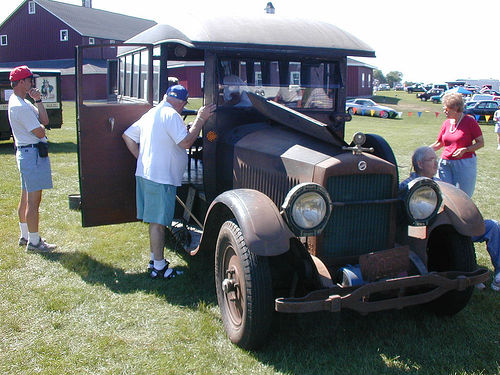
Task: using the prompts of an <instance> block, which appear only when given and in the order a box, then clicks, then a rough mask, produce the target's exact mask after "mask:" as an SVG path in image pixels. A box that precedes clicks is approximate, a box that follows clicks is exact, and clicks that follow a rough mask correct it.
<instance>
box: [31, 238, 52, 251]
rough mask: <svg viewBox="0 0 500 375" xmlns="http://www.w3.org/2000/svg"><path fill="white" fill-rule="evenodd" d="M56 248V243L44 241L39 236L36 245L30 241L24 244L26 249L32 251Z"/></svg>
mask: <svg viewBox="0 0 500 375" xmlns="http://www.w3.org/2000/svg"><path fill="white" fill-rule="evenodd" d="M56 248H57V245H53V244H50V243H47V242H45V240H44V239H43V238H40V241H39V242H38V244H37V245H33V244H32V243H31V242H28V245H27V246H26V251H28V252H29V251H33V252H36V253H49V252H51V251H52V250H55V249H56Z"/></svg>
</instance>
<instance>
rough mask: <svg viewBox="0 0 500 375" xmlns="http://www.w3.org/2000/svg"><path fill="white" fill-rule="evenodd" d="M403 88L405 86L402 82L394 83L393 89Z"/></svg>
mask: <svg viewBox="0 0 500 375" xmlns="http://www.w3.org/2000/svg"><path fill="white" fill-rule="evenodd" d="M404 89H405V87H404V86H403V84H402V83H396V84H395V85H394V91H403V90H404Z"/></svg>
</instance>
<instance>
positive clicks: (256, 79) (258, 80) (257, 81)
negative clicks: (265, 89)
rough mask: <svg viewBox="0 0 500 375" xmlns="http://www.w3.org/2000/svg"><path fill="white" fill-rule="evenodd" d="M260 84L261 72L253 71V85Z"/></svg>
mask: <svg viewBox="0 0 500 375" xmlns="http://www.w3.org/2000/svg"><path fill="white" fill-rule="evenodd" d="M261 85H262V72H255V86H261Z"/></svg>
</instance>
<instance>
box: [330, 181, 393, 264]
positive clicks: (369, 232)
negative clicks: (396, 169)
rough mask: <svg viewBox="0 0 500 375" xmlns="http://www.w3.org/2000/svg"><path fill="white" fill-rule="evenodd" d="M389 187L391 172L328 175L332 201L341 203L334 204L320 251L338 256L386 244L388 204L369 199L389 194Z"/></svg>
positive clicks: (389, 219) (378, 198) (389, 226)
mask: <svg viewBox="0 0 500 375" xmlns="http://www.w3.org/2000/svg"><path fill="white" fill-rule="evenodd" d="M392 187H393V176H392V175H388V174H367V175H346V176H332V177H329V178H328V180H327V183H326V188H327V190H328V192H329V194H330V197H331V199H332V202H337V203H341V204H340V205H335V206H334V208H333V212H332V215H331V217H330V221H329V223H328V225H327V227H326V229H325V230H324V232H323V234H324V237H323V249H322V250H321V253H322V254H323V255H324V256H327V257H341V256H351V255H361V254H364V253H368V252H371V251H377V250H382V249H385V248H387V246H388V245H389V241H390V238H389V236H390V233H391V204H390V203H383V204H380V203H373V202H372V203H371V202H370V201H376V200H383V199H391V198H393V196H392ZM352 202H358V203H356V204H352ZM359 202H363V203H359Z"/></svg>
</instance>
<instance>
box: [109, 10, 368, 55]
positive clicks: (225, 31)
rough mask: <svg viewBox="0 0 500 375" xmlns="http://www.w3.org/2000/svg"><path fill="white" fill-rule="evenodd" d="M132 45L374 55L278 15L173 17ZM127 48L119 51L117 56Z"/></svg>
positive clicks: (313, 25) (327, 30) (317, 24)
mask: <svg viewBox="0 0 500 375" xmlns="http://www.w3.org/2000/svg"><path fill="white" fill-rule="evenodd" d="M127 42H130V43H132V42H134V43H153V44H159V43H163V42H171V43H181V44H184V45H186V46H189V47H194V48H199V49H212V50H217V49H223V50H226V51H227V50H240V51H241V50H252V49H276V48H279V49H280V51H282V52H286V51H287V52H291V53H300V52H304V53H305V54H308V55H322V56H325V55H344V56H345V55H349V56H366V57H375V51H374V50H373V49H372V48H371V47H370V46H368V45H367V44H366V43H364V42H362V41H361V40H359V39H358V38H356V37H355V36H353V35H352V34H349V33H348V32H345V31H343V30H341V29H339V28H338V27H337V26H335V25H332V24H329V23H326V22H321V21H316V20H306V19H299V18H287V17H281V16H278V15H270V14H263V15H261V16H237V17H236V16H233V17H223V16H218V17H210V18H201V17H200V18H199V19H195V18H194V17H193V16H192V15H191V16H190V17H189V18H188V19H184V18H183V16H182V15H179V16H177V17H175V19H172V21H171V22H170V23H169V24H168V25H156V26H153V27H152V28H150V29H148V30H146V31H143V32H142V33H140V34H138V35H136V36H135V37H133V38H131V39H129V40H127ZM125 51H126V48H122V49H119V52H120V53H123V52H125Z"/></svg>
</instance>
